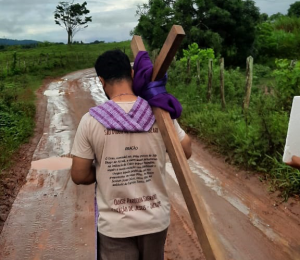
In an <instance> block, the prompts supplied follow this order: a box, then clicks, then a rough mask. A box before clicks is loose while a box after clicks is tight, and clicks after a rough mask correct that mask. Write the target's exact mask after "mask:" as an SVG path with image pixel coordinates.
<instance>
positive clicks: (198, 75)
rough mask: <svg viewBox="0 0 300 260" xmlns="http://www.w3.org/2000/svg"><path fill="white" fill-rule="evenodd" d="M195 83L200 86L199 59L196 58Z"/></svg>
mask: <svg viewBox="0 0 300 260" xmlns="http://www.w3.org/2000/svg"><path fill="white" fill-rule="evenodd" d="M196 63H197V83H198V85H199V86H200V60H197V62H196Z"/></svg>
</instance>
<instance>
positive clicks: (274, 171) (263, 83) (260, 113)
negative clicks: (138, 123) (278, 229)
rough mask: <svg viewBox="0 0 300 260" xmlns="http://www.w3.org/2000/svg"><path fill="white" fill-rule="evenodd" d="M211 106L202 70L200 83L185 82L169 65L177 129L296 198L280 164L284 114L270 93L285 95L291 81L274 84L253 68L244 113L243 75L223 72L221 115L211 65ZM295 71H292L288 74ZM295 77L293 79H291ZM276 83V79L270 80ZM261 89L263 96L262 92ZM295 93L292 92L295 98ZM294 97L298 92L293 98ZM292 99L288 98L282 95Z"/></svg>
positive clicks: (268, 74)
mask: <svg viewBox="0 0 300 260" xmlns="http://www.w3.org/2000/svg"><path fill="white" fill-rule="evenodd" d="M215 67H216V68H215V69H214V79H213V90H212V94H213V96H212V101H211V102H207V97H206V93H207V69H206V68H205V67H204V68H202V73H201V81H200V82H197V80H196V77H195V74H194V77H191V78H190V80H183V79H186V77H187V75H186V69H185V68H183V67H181V65H180V64H179V63H177V62H176V64H173V65H172V66H171V69H170V70H169V72H168V76H169V81H168V86H167V87H168V91H169V92H170V93H171V94H173V95H174V96H175V97H177V98H178V99H179V101H180V102H181V104H182V106H183V113H182V116H181V118H180V123H181V125H183V126H184V127H185V128H186V129H187V130H189V131H191V132H192V133H194V134H195V135H197V136H198V137H199V138H201V139H202V140H204V141H205V142H207V143H209V144H212V145H213V147H215V149H217V150H218V152H220V153H221V154H223V155H224V156H225V158H226V161H227V162H230V163H232V164H235V165H238V166H239V167H242V168H245V169H247V170H252V171H256V172H260V173H262V174H263V175H264V179H268V180H269V183H270V185H271V187H272V189H273V190H275V189H276V190H280V191H281V195H282V196H283V197H284V198H285V199H287V198H288V197H289V196H292V195H299V194H300V172H299V171H298V170H295V169H292V168H291V167H289V166H286V165H285V164H283V163H282V154H283V150H284V145H285V139H286V134H287V127H288V120H289V111H290V110H289V109H285V108H284V107H283V106H281V105H280V97H281V96H282V93H283V91H281V92H280V95H281V96H279V97H278V96H276V93H277V92H276V89H277V88H278V86H277V85H278V84H279V83H280V87H281V88H286V89H289V90H291V89H292V86H291V87H289V84H291V82H292V80H289V78H286V77H287V75H286V73H283V74H284V75H285V77H283V76H282V77H281V81H278V80H275V76H274V74H273V71H272V70H271V69H270V68H268V67H265V66H261V65H257V66H255V67H254V84H253V87H252V95H251V102H250V108H249V110H248V112H247V113H246V112H245V111H243V109H242V101H243V97H244V92H245V90H244V88H245V82H246V76H245V72H244V71H242V70H240V69H234V70H232V69H231V70H227V71H226V72H225V96H226V103H227V106H226V109H222V106H221V100H220V94H219V93H220V90H219V89H220V80H219V68H218V67H217V65H215ZM294 70H295V69H294ZM296 72H297V71H295V72H294V73H295V75H298V73H296ZM276 77H277V78H278V76H276ZM266 89H267V90H268V91H266ZM295 93H297V92H295ZM298 93H299V92H298ZM288 95H289V96H293V95H294V93H290V92H289V93H288Z"/></svg>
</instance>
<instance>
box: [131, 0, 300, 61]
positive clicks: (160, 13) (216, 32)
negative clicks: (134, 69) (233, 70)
mask: <svg viewBox="0 0 300 260" xmlns="http://www.w3.org/2000/svg"><path fill="white" fill-rule="evenodd" d="M299 5H300V1H298V2H295V3H294V4H292V5H291V7H290V9H289V11H288V13H289V16H288V15H283V14H281V13H278V14H274V15H272V16H270V17H268V15H267V14H261V13H260V12H259V9H258V8H257V7H256V6H255V2H254V1H251V0H245V1H242V0H227V1H223V0H177V1H171V0H149V2H148V3H147V4H143V5H138V8H137V16H138V17H139V23H138V25H137V26H136V27H135V28H134V30H133V31H132V33H133V34H138V35H141V36H142V37H143V39H144V40H145V41H146V42H147V44H148V45H149V47H150V49H157V48H160V47H161V46H162V44H163V42H164V40H165V38H166V36H167V34H168V32H169V30H170V28H171V26H172V25H173V24H180V25H182V26H183V28H184V30H185V32H186V38H185V40H184V42H183V44H182V47H183V49H186V48H187V47H188V45H190V44H192V43H194V42H195V43H197V44H198V45H199V46H200V48H202V49H205V48H212V49H213V50H214V52H215V54H216V56H222V57H224V58H225V60H226V64H227V66H229V65H230V66H235V65H239V66H243V65H244V63H245V57H247V56H249V55H251V56H253V57H254V59H255V60H256V61H257V62H261V63H269V65H271V66H272V65H273V64H274V60H275V58H287V59H297V58H298V56H299V45H300V33H299V32H300V30H299V25H300V18H298V17H299V15H298V13H299V11H298V10H299V9H300V8H299ZM181 55H182V52H181Z"/></svg>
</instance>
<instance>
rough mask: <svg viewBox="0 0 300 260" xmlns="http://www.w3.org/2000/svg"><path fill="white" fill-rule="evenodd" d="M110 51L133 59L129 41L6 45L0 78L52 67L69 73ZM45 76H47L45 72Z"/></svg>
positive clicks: (90, 65) (0, 53)
mask: <svg viewBox="0 0 300 260" xmlns="http://www.w3.org/2000/svg"><path fill="white" fill-rule="evenodd" d="M110 49H121V50H122V51H124V52H125V53H126V54H127V55H128V56H129V58H130V59H131V60H133V55H132V52H131V49H130V41H124V42H117V43H98V44H74V45H70V46H68V45H60V44H51V43H42V44H40V45H39V47H37V48H32V49H23V48H21V47H20V46H10V47H8V48H7V50H4V51H3V50H2V51H0V76H2V77H6V76H13V75H16V74H23V73H27V72H32V73H34V72H37V71H41V70H53V69H54V70H55V69H56V68H64V69H66V70H67V71H68V70H71V71H72V70H74V69H75V70H76V69H83V68H87V67H92V66H93V65H94V62H95V60H96V58H97V57H98V56H99V55H100V54H101V53H103V52H105V51H107V50H110ZM50 74H51V73H50ZM47 75H49V73H46V76H47Z"/></svg>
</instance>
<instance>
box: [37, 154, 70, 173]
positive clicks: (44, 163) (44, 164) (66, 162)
mask: <svg viewBox="0 0 300 260" xmlns="http://www.w3.org/2000/svg"><path fill="white" fill-rule="evenodd" d="M71 166H72V159H71V158H67V157H50V158H47V159H42V160H38V161H32V162H31V169H35V170H52V171H57V170H63V169H70V168H71Z"/></svg>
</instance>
